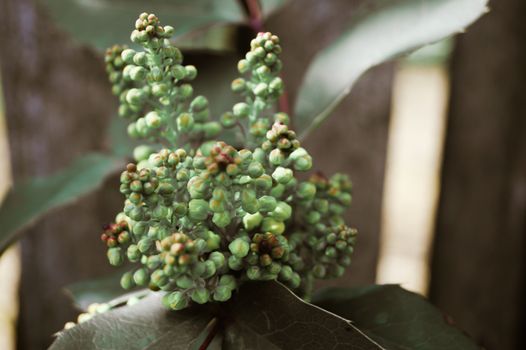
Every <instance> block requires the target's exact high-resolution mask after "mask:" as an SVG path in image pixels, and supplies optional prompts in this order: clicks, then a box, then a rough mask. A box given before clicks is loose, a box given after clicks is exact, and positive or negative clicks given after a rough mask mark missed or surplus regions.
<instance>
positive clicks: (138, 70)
mask: <svg viewBox="0 0 526 350" xmlns="http://www.w3.org/2000/svg"><path fill="white" fill-rule="evenodd" d="M144 78H146V69H144V68H143V67H141V66H135V67H133V68H132V69H131V70H130V79H131V80H133V81H141V80H144Z"/></svg>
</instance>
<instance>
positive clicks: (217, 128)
mask: <svg viewBox="0 0 526 350" xmlns="http://www.w3.org/2000/svg"><path fill="white" fill-rule="evenodd" d="M203 132H204V133H205V137H206V138H211V137H214V136H217V135H218V134H219V133H220V132H221V124H219V123H218V122H208V123H205V124H203Z"/></svg>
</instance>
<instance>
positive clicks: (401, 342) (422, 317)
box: [313, 285, 478, 350]
mask: <svg viewBox="0 0 526 350" xmlns="http://www.w3.org/2000/svg"><path fill="white" fill-rule="evenodd" d="M313 302H314V303H315V304H316V305H318V306H320V307H322V308H324V309H326V310H328V311H331V312H334V313H337V314H338V315H340V316H342V317H344V318H346V319H349V320H351V321H352V322H353V323H354V324H356V326H357V327H359V328H360V329H361V330H362V331H364V332H365V333H366V334H368V335H369V336H370V337H371V338H373V339H374V340H376V341H377V342H378V343H379V344H381V345H382V346H384V347H386V348H387V349H392V350H409V349H411V350H439V349H440V350H445V349H463V350H469V349H478V346H477V345H476V344H475V343H474V342H473V341H472V340H471V339H470V338H469V337H467V336H466V335H465V334H464V333H462V332H461V331H460V330H459V329H457V328H455V327H454V326H452V325H451V324H450V321H448V318H447V317H446V316H445V315H443V314H442V313H441V312H440V311H439V310H438V309H437V308H435V307H434V306H432V305H431V304H430V303H429V302H428V301H427V300H426V299H424V298H423V297H422V296H420V295H418V294H415V293H411V292H408V291H406V290H404V289H402V288H401V287H399V286H396V285H380V286H370V287H366V288H353V289H345V288H331V289H327V290H324V291H322V292H320V293H318V294H317V295H316V296H315V297H314V300H313Z"/></svg>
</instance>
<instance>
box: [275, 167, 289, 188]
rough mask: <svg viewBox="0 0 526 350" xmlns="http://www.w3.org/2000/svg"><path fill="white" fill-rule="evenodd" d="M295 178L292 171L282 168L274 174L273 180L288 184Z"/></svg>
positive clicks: (278, 168)
mask: <svg viewBox="0 0 526 350" xmlns="http://www.w3.org/2000/svg"><path fill="white" fill-rule="evenodd" d="M293 176H294V175H293V173H292V170H290V169H287V168H283V167H280V166H279V167H277V168H276V170H274V172H273V173H272V178H273V179H274V180H276V181H277V182H278V183H280V184H287V183H288V182H289V181H290V180H292V178H293Z"/></svg>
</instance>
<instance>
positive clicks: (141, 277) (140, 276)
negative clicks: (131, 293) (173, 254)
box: [133, 268, 150, 286]
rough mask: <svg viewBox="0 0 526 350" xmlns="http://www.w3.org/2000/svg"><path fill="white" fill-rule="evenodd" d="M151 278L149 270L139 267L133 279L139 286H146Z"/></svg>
mask: <svg viewBox="0 0 526 350" xmlns="http://www.w3.org/2000/svg"><path fill="white" fill-rule="evenodd" d="M149 280H150V276H148V271H147V270H146V269H144V268H141V269H138V270H137V271H135V273H134V274H133V281H134V282H135V283H136V284H137V285H138V286H144V285H146V284H147V283H148V282H149Z"/></svg>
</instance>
